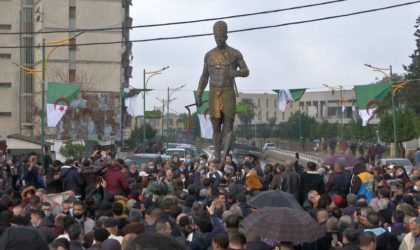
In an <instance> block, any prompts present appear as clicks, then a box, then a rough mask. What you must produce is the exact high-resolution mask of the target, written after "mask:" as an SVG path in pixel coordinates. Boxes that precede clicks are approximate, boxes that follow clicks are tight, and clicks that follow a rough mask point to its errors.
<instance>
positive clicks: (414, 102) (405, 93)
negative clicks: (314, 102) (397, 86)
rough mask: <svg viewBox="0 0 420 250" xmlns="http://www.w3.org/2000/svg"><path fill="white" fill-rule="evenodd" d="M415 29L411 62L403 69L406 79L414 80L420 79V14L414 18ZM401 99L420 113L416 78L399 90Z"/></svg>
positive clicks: (418, 88)
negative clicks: (414, 42)
mask: <svg viewBox="0 0 420 250" xmlns="http://www.w3.org/2000/svg"><path fill="white" fill-rule="evenodd" d="M414 27H415V28H416V31H415V33H414V36H415V37H416V46H417V47H416V48H415V50H414V52H413V54H411V56H410V58H411V60H412V61H411V64H410V65H408V66H404V70H405V71H407V75H406V79H407V80H414V79H420V16H419V17H418V18H417V20H416V25H415V26H414ZM400 93H401V96H402V97H401V101H404V104H405V105H406V107H407V108H408V109H410V110H412V111H413V112H414V113H415V115H417V116H419V115H420V102H419V101H418V94H419V93H420V83H419V81H418V80H415V81H412V82H409V83H408V84H407V86H406V87H405V88H403V89H402V90H400Z"/></svg>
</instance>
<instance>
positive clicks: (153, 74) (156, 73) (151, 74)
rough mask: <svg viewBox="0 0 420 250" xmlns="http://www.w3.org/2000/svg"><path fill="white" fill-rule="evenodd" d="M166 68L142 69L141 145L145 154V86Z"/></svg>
mask: <svg viewBox="0 0 420 250" xmlns="http://www.w3.org/2000/svg"><path fill="white" fill-rule="evenodd" d="M168 68H169V66H166V67H164V68H162V69H160V70H156V71H150V72H146V70H145V69H143V144H144V151H145V152H146V91H148V90H146V86H147V83H148V82H149V80H150V79H151V78H152V77H153V76H155V75H160V74H162V71H164V70H165V69H168ZM146 75H148V77H147V78H146Z"/></svg>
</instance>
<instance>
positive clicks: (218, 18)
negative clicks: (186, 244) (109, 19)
mask: <svg viewBox="0 0 420 250" xmlns="http://www.w3.org/2000/svg"><path fill="white" fill-rule="evenodd" d="M345 1H348V0H334V1H328V2H321V3H314V4H307V5H300V6H294V7H289V8H283V9H276V10H267V11H260V12H253V13H247V14H239V15H231V16H224V17H213V18H204V19H197V20H189V21H179V22H169V23H157V24H145V25H136V26H132V27H108V28H87V29H74V30H51V31H38V32H0V35H23V34H25V35H26V34H28V35H34V34H50V33H67V32H82V31H83V32H94V31H108V30H125V29H138V28H152V27H162V26H171V25H180V24H192V23H200V22H209V21H216V20H221V19H233V18H240V17H248V16H256V15H266V14H273V13H277V12H284V11H290V10H298V9H305V8H312V7H317V6H322V5H328V4H333V3H339V2H345Z"/></svg>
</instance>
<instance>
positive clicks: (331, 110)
mask: <svg viewBox="0 0 420 250" xmlns="http://www.w3.org/2000/svg"><path fill="white" fill-rule="evenodd" d="M327 115H328V117H331V116H336V115H337V108H336V107H328V111H327Z"/></svg>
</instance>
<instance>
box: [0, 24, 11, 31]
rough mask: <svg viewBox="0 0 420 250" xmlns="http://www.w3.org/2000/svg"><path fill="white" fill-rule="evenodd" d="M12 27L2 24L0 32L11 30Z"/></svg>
mask: <svg viewBox="0 0 420 250" xmlns="http://www.w3.org/2000/svg"><path fill="white" fill-rule="evenodd" d="M11 29H12V25H10V24H0V30H11Z"/></svg>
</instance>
